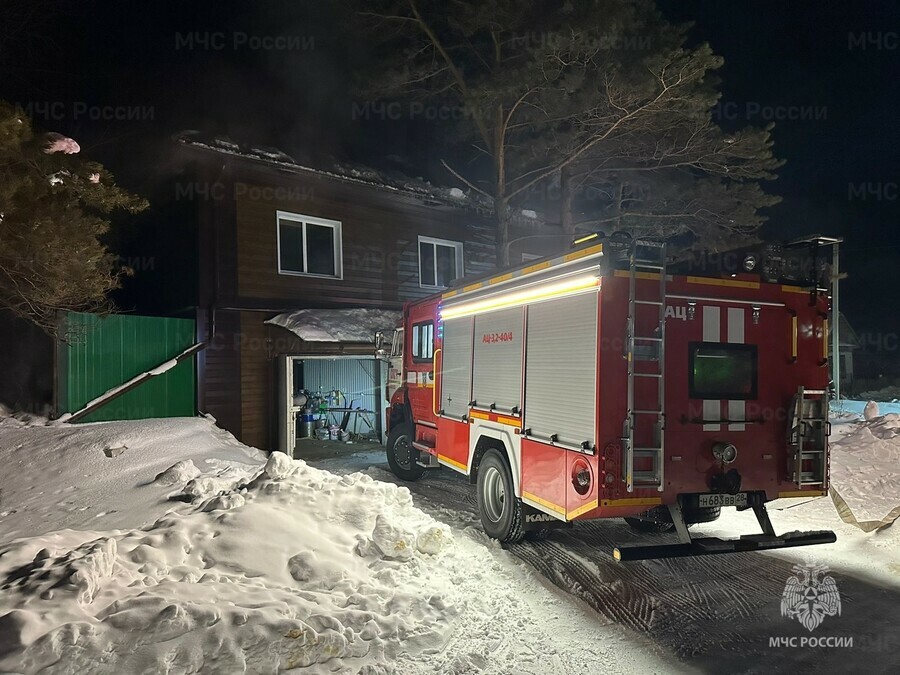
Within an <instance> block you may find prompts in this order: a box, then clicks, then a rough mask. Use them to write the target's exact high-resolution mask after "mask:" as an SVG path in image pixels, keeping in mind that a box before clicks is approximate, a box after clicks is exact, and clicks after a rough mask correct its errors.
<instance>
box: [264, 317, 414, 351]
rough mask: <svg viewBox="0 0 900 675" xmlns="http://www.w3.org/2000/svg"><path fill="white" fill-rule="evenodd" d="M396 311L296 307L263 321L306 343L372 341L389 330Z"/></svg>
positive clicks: (398, 318) (398, 320) (397, 318)
mask: <svg viewBox="0 0 900 675" xmlns="http://www.w3.org/2000/svg"><path fill="white" fill-rule="evenodd" d="M400 318H401V317H400V312H394V311H391V310H387V309H300V310H297V311H296V312H288V313H286V314H279V315H278V316H276V317H275V318H273V319H269V320H268V321H266V323H269V324H273V325H275V326H281V327H282V328H286V329H287V330H289V331H291V332H292V333H294V334H295V335H297V336H298V337H299V338H300V339H301V340H305V341H307V342H360V343H372V342H373V341H374V339H375V333H376V332H377V331H383V332H385V333H387V332H389V331H393V330H394V328H396V327H397V325H398V324H399V323H400Z"/></svg>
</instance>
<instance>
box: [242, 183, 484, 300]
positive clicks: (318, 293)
mask: <svg viewBox="0 0 900 675" xmlns="http://www.w3.org/2000/svg"><path fill="white" fill-rule="evenodd" d="M268 177H270V178H272V179H279V180H285V177H284V176H281V175H277V174H276V175H274V176H268ZM289 178H292V179H293V183H288V184H286V185H283V186H280V187H281V189H280V190H279V186H278V185H275V186H272V185H271V184H270V186H269V189H264V188H263V187H261V186H260V185H250V184H240V185H239V186H238V187H236V189H235V193H236V194H237V195H238V198H237V200H236V214H235V217H236V220H237V241H236V244H237V267H238V269H237V275H238V295H239V296H240V298H242V299H261V298H270V299H273V300H281V301H289V302H292V303H295V304H296V306H306V305H308V304H309V303H310V302H311V301H313V302H315V301H319V303H320V304H321V301H323V300H327V305H330V306H342V305H343V306H360V305H363V306H369V307H388V308H398V307H399V306H400V304H401V303H402V302H403V301H405V300H411V299H415V298H420V297H424V296H426V295H430V294H431V293H432V292H434V291H433V289H423V288H420V287H419V278H418V274H419V268H418V235H424V236H430V237H439V238H442V239H449V240H453V241H462V242H463V246H464V251H463V260H464V261H465V266H466V272H467V273H481V272H484V271H489V270H490V269H492V268H493V263H494V255H493V254H494V250H493V241H492V239H493V238H492V235H491V231H490V228H489V227H485V226H484V225H483V224H482V222H481V219H480V217H479V216H477V215H476V214H475V213H473V212H469V211H465V210H462V209H455V208H451V207H434V206H426V205H425V204H422V203H420V202H418V201H416V200H413V199H410V198H406V197H402V196H401V195H396V194H391V193H387V192H384V191H381V190H377V189H375V188H370V187H366V186H359V185H350V184H343V183H340V182H337V181H334V180H326V179H309V180H308V182H307V183H302V184H301V182H300V181H301V179H302V178H303V177H302V176H296V175H295V176H290V177H289ZM254 179H256V180H258V179H259V176H254ZM273 187H274V190H273V189H272V188H273ZM291 188H292V189H291ZM273 193H274V195H273ZM290 195H298V196H299V198H296V199H293V200H291V199H286V198H282V199H278V198H269V197H273V196H280V197H285V196H290ZM279 210H283V211H290V212H294V213H300V214H304V215H311V216H318V217H321V218H329V219H332V220H338V221H341V223H342V229H343V242H342V243H343V279H341V280H338V279H323V278H316V277H304V276H294V275H282V274H279V273H278V261H277V230H276V211H279ZM282 304H283V303H282ZM279 306H280V305H279Z"/></svg>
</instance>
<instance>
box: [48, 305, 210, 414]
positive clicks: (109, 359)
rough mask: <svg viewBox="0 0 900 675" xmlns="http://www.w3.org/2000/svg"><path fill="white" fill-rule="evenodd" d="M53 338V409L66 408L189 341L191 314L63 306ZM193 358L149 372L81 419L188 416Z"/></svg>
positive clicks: (192, 334) (165, 358) (192, 397)
mask: <svg viewBox="0 0 900 675" xmlns="http://www.w3.org/2000/svg"><path fill="white" fill-rule="evenodd" d="M62 320H63V322H64V324H63V330H62V331H61V337H60V339H59V340H58V342H57V389H56V391H57V394H56V396H57V409H58V413H59V414H62V413H66V412H68V413H72V412H75V411H77V410H79V409H81V408H82V407H83V406H84V405H85V404H86V403H88V402H89V401H92V400H93V399H95V398H97V397H98V396H101V395H102V394H104V393H105V392H107V391H108V390H109V389H112V388H113V387H117V386H119V385H120V384H122V383H123V382H126V381H128V380H129V379H131V378H132V377H134V376H135V375H139V374H141V373H143V372H145V371H148V370H150V369H152V368H155V367H157V366H159V365H160V364H162V363H164V362H166V361H168V360H169V359H172V358H174V357H175V356H177V355H178V354H179V353H181V352H182V351H184V350H185V349H187V348H188V347H190V346H191V345H192V344H194V339H195V326H194V321H193V320H192V319H169V318H162V317H151V316H133V315H127V314H117V315H112V316H107V317H103V318H101V317H98V316H97V315H95V314H82V313H78V312H67V313H66V314H65V315H64V317H63V318H62ZM195 388H196V380H195V372H194V358H189V359H187V360H185V361H183V362H181V363H179V364H178V365H176V366H175V367H174V368H172V369H170V370H168V371H166V372H165V373H163V374H162V375H159V376H157V377H154V378H152V379H151V380H149V381H147V382H145V383H144V384H142V385H140V386H139V387H136V388H135V389H133V390H131V391H129V392H127V393H125V394H123V395H122V396H120V397H119V398H116V399H115V400H113V401H111V402H110V403H108V404H107V405H105V406H103V407H102V408H99V409H98V410H96V411H94V412H92V413H91V414H90V415H87V416H86V417H84V418H83V419H81V420H79V421H81V422H101V421H107V420H134V419H145V418H149V417H182V416H191V415H193V414H194V413H195V412H196V410H195V405H196V404H195V394H194V392H195Z"/></svg>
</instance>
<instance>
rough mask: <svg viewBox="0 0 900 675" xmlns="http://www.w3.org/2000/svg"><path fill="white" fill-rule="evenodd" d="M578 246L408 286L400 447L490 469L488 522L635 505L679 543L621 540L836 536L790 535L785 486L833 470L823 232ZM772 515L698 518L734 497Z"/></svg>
mask: <svg viewBox="0 0 900 675" xmlns="http://www.w3.org/2000/svg"><path fill="white" fill-rule="evenodd" d="M586 239H587V240H586V241H582V242H581V243H580V244H579V245H578V246H576V247H573V249H572V250H571V251H570V252H567V253H564V254H562V255H558V256H553V257H549V258H546V259H543V260H538V261H531V262H529V263H527V264H525V265H523V266H521V267H518V268H515V269H510V270H506V271H503V272H501V273H498V274H495V275H493V276H490V277H487V278H483V279H479V280H474V281H465V280H464V281H463V282H462V283H461V284H459V285H458V286H457V287H455V288H452V289H450V290H447V291H446V292H444V293H441V294H439V295H435V296H432V297H429V298H426V299H423V300H420V301H416V302H411V303H408V304H407V305H406V306H405V308H404V311H403V324H402V326H400V327H398V330H397V332H396V333H395V335H394V340H393V346H392V350H391V369H390V373H391V375H390V378H389V380H390V383H391V384H390V386H391V387H392V389H393V390H392V391H391V392H389V396H390V401H391V406H390V408H389V410H388V425H389V429H390V433H389V436H388V441H387V458H388V461H389V464H390V466H391V469H392V470H393V472H394V473H395V474H396V475H397V476H399V477H400V478H401V479H404V480H417V479H418V478H420V477H421V476H422V475H423V474H424V473H425V472H426V471H428V470H432V469H436V468H439V467H445V468H449V469H451V470H453V471H457V472H460V473H462V474H464V475H466V476H468V477H469V480H470V482H471V483H473V484H474V485H475V489H476V493H477V497H478V507H479V512H480V516H481V521H482V524H483V526H484V529H485V531H486V533H487V534H488V535H490V536H491V537H494V538H497V539H499V540H501V541H504V542H512V541H516V540H518V539H520V538H522V537H523V536H525V535H526V534H527V535H530V536H542V535H544V534H545V533H546V532H547V531H548V530H550V529H552V528H553V527H558V526H565V525H566V524H569V523H571V522H572V521H576V520H585V519H594V518H620V517H621V518H625V519H626V520H627V521H628V522H629V524H631V525H632V527H634V528H635V529H638V530H640V531H642V532H646V533H648V534H649V533H654V532H664V531H669V530H673V531H675V532H676V533H677V535H678V541H677V543H671V544H656V543H652V544H648V545H639V546H633V545H632V546H620V547H617V548H615V549H614V551H613V555H614V557H615V558H616V559H618V560H635V559H645V558H656V557H672V556H684V555H704V554H712V553H726V552H731V551H743V550H757V549H771V548H781V547H787V546H800V545H807V544H817V543H829V542H833V541H834V540H835V536H834V534H833V533H832V532H828V531H820V532H805V533H790V534H785V535H781V536H779V535H777V534H776V533H775V531H774V528H773V527H772V524H771V522H770V520H769V518H768V515H767V513H766V506H765V505H766V503H767V502H768V501H770V500H773V499H778V498H786V497H810V496H821V495H824V494H826V492H827V490H828V479H829V454H828V453H829V448H828V434H829V431H830V426H829V423H828V388H829V380H830V376H829V365H828V356H829V352H828V335H829V330H828V326H829V298H830V292H831V289H830V283H831V279H832V278H833V277H834V276H835V275H834V274H833V273H832V270H831V268H830V265H828V264H826V263H823V260H825V258H824V257H823V255H822V253H823V252H824V251H827V250H828V248H829V247H830V246H833V245H835V244H836V243H837V240H833V239H827V238H824V237H818V236H817V237H811V238H807V239H804V240H800V241H798V242H794V243H793V244H792V245H789V246H786V247H785V246H781V245H767V246H764V247H757V248H752V247H751V248H747V249H742V250H740V251H735V252H732V253H731V254H729V255H725V254H720V255H719V256H716V257H715V258H713V257H709V256H707V257H702V256H701V257H694V258H692V259H690V260H686V261H682V262H672V261H670V260H669V259H668V257H667V253H666V246H665V244H663V243H661V242H656V241H647V240H631V239H630V238H629V237H627V236H620V235H616V236H611V237H609V238H606V239H602V238H600V237H588V238H586ZM731 506H733V507H736V508H738V509H752V510H753V511H754V513H755V514H756V517H757V519H758V521H759V525H760V528H761V530H762V532H761V533H757V534H748V535H744V536H742V537H740V538H739V539H719V538H695V537H692V536H691V533H690V532H689V531H688V527H689V526H690V525H691V524H694V523H699V522H705V521H709V520H713V519H715V518H717V517H718V515H719V512H720V509H721V508H722V507H731Z"/></svg>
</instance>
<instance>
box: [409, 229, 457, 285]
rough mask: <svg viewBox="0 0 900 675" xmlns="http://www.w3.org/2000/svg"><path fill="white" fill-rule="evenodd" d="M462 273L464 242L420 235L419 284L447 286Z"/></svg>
mask: <svg viewBox="0 0 900 675" xmlns="http://www.w3.org/2000/svg"><path fill="white" fill-rule="evenodd" d="M462 275H463V245H462V242H459V241H448V240H447V239H435V238H433V237H421V236H420V237H419V286H421V287H422V288H446V287H447V286H449V285H450V284H451V283H453V281H454V280H456V279H458V278H459V277H461V276H462Z"/></svg>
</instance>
